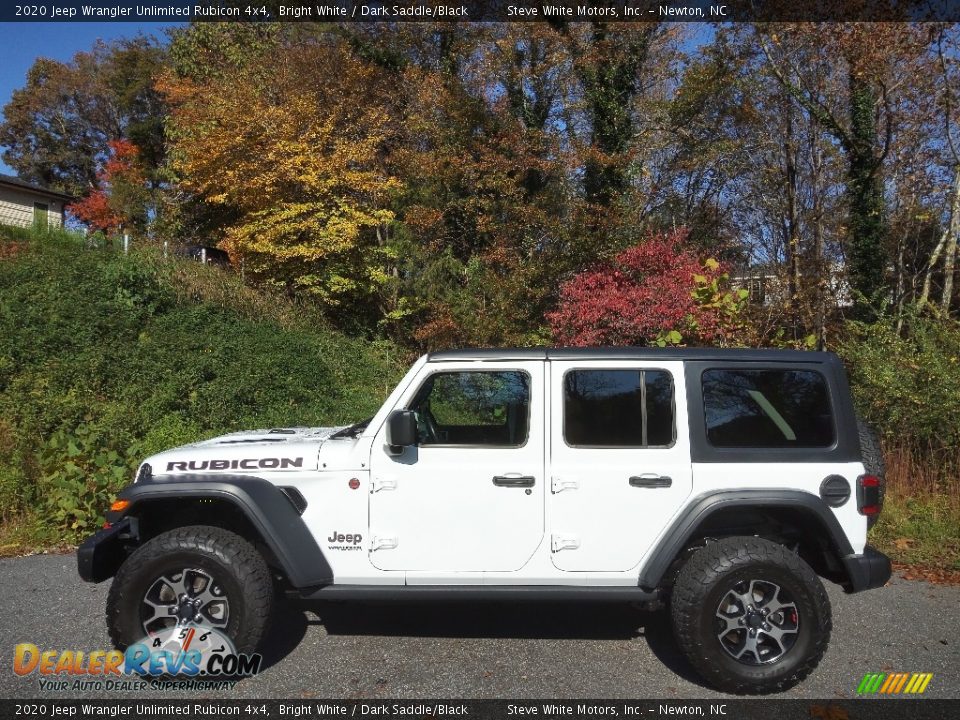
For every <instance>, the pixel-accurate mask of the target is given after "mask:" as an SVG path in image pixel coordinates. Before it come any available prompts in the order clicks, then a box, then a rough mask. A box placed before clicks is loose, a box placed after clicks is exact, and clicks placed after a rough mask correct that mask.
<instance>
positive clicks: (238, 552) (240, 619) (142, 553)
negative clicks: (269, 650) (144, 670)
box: [107, 525, 273, 653]
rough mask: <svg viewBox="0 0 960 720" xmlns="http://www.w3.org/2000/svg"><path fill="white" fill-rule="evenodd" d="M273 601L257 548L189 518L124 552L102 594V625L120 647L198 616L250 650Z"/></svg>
mask: <svg viewBox="0 0 960 720" xmlns="http://www.w3.org/2000/svg"><path fill="white" fill-rule="evenodd" d="M272 605H273V583H272V580H271V577H270V572H269V570H268V568H267V565H266V563H265V562H264V560H263V557H262V556H261V555H260V553H259V552H257V550H256V549H255V548H254V547H253V546H252V545H251V544H250V543H248V542H247V541H246V540H244V539H243V538H242V537H240V536H239V535H237V534H235V533H232V532H230V531H228V530H223V529H222V528H217V527H209V526H205V525H194V526H189V527H182V528H177V529H175V530H170V531H169V532H165V533H162V534H160V535H157V536H156V537H155V538H153V539H151V540H149V541H148V542H146V543H144V544H143V545H142V546H141V547H140V548H138V549H137V550H136V552H134V553H133V554H132V555H131V556H130V557H129V558H127V560H126V561H125V562H124V563H123V565H122V566H121V567H120V570H119V571H118V572H117V575H116V577H115V578H114V580H113V584H112V585H111V586H110V594H109V595H108V596H107V627H108V629H109V631H110V639H111V640H112V641H113V644H114V646H116V647H117V648H119V649H121V650H124V649H126V648H127V647H128V646H130V645H132V644H133V643H136V642H138V641H140V640H142V639H143V638H145V637H148V636H153V635H156V634H159V633H162V632H164V631H166V630H169V629H171V628H172V627H175V626H176V625H177V624H184V623H195V624H198V625H203V626H207V627H212V628H215V629H216V630H219V631H221V632H223V633H224V634H226V635H227V636H228V637H229V638H230V639H231V640H232V641H233V644H234V646H235V647H236V649H237V651H238V652H246V653H249V652H253V651H254V650H255V649H256V648H257V646H258V645H259V644H260V642H261V641H262V640H263V637H264V635H265V633H266V630H267V623H268V621H269V619H270V612H271V608H272Z"/></svg>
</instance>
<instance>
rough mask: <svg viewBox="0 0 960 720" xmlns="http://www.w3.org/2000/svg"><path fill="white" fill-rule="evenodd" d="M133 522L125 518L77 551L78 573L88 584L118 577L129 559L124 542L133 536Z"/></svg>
mask: <svg viewBox="0 0 960 720" xmlns="http://www.w3.org/2000/svg"><path fill="white" fill-rule="evenodd" d="M130 525H131V520H130V518H124V519H123V520H120V521H119V522H118V523H116V524H115V525H112V526H111V527H108V528H104V529H103V530H100V531H98V532H97V533H96V534H94V535H91V536H90V537H89V538H87V539H86V540H85V541H84V543H83V544H82V545H81V546H80V547H79V548H78V549H77V572H79V573H80V577H81V578H82V579H84V580H86V581H87V582H94V583H98V582H103V581H104V580H107V579H108V578H112V577H113V576H114V575H116V573H117V570H118V569H119V568H120V565H121V564H123V561H124V560H125V559H126V557H127V551H126V548H125V545H124V541H126V540H129V539H130V536H131V527H130Z"/></svg>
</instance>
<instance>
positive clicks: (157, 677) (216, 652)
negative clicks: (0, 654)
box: [13, 623, 263, 692]
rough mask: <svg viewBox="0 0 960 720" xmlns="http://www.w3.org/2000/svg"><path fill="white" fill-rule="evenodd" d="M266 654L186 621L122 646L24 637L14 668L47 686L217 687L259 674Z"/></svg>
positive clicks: (126, 688) (43, 687)
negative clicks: (45, 642)
mask: <svg viewBox="0 0 960 720" xmlns="http://www.w3.org/2000/svg"><path fill="white" fill-rule="evenodd" d="M262 662H263V657H262V656H261V655H259V654H252V655H251V654H246V653H237V652H236V650H235V648H234V647H233V643H232V642H231V641H230V638H228V637H227V636H226V635H225V634H223V633H221V632H219V631H217V630H215V629H213V628H209V627H204V626H202V625H195V624H192V623H185V624H181V625H177V626H175V627H172V628H168V629H165V630H162V631H160V632H157V633H154V634H152V635H150V636H148V637H146V638H144V639H143V640H141V641H140V642H137V643H134V644H132V645H131V646H130V647H128V648H127V649H126V651H125V652H120V651H119V650H93V651H89V652H84V651H82V650H41V649H40V648H39V647H37V646H36V645H34V644H32V643H20V644H19V645H17V646H16V647H15V648H14V651H13V671H14V673H16V674H17V675H19V676H21V677H29V676H37V678H38V683H39V688H40V689H41V690H70V691H77V690H80V691H84V690H86V691H92V690H98V691H103V690H107V691H110V690H116V691H123V692H128V691H130V690H145V689H148V688H149V689H174V688H176V689H181V690H190V689H196V690H212V689H226V688H230V687H232V686H233V685H234V684H235V683H236V682H237V680H239V679H241V678H244V677H250V676H253V675H256V674H257V673H258V672H259V671H260V667H261V663H262Z"/></svg>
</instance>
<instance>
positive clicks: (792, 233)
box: [783, 98, 800, 338]
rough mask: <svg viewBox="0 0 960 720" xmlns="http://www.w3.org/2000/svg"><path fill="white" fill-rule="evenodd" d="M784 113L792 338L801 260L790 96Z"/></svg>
mask: <svg viewBox="0 0 960 720" xmlns="http://www.w3.org/2000/svg"><path fill="white" fill-rule="evenodd" d="M784 112H785V113H786V116H787V127H786V137H785V138H784V142H783V154H784V159H785V166H786V177H785V178H784V179H785V182H786V191H787V238H786V245H785V247H784V250H785V252H786V256H787V257H786V260H787V313H788V315H789V318H790V325H791V327H792V330H793V334H794V338H796V337H797V333H798V331H799V325H800V323H799V317H798V315H799V313H798V312H797V307H798V302H797V300H798V298H797V294H798V292H799V285H800V263H799V259H798V258H797V254H798V253H797V249H798V246H799V235H800V220H799V213H798V210H797V162H796V143H795V139H794V128H793V107H792V105H791V104H790V100H789V98H787V99H786V103H784Z"/></svg>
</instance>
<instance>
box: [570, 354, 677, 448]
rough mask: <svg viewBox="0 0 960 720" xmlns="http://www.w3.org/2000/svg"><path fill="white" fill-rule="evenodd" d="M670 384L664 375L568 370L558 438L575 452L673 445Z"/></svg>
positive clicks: (647, 372) (666, 375) (655, 372)
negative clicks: (577, 450)
mask: <svg viewBox="0 0 960 720" xmlns="http://www.w3.org/2000/svg"><path fill="white" fill-rule="evenodd" d="M673 427H674V422H673V378H672V377H671V376H670V373H668V372H666V371H665V370H571V371H570V372H568V373H567V374H566V375H565V376H564V379H563V437H564V439H565V440H566V442H567V445H571V446H576V447H629V448H639V447H658V446H659V447H662V446H665V445H671V444H672V443H673V438H674V432H673Z"/></svg>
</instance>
